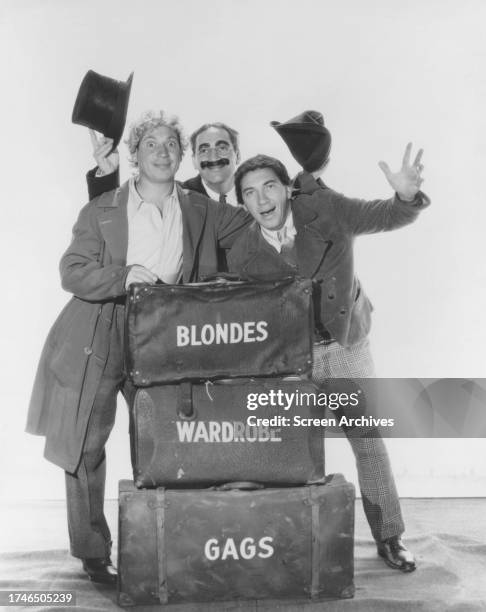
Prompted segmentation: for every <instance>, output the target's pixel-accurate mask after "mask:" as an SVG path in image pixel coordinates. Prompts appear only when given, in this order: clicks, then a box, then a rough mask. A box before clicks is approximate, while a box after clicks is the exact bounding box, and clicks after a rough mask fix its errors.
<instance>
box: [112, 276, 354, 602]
mask: <svg viewBox="0 0 486 612" xmlns="http://www.w3.org/2000/svg"><path fill="white" fill-rule="evenodd" d="M312 329H313V316H312V292H311V281H308V280H304V279H281V280H276V281H272V282H259V283H242V282H237V283H202V284H196V285H177V286H170V285H154V286H147V285H136V286H133V288H132V289H131V292H130V296H129V306H128V309H127V328H126V338H127V366H128V371H129V374H130V376H131V379H132V381H133V382H134V384H135V385H136V386H138V387H139V388H138V390H137V393H136V396H135V401H134V405H133V410H132V427H131V444H132V463H133V471H134V482H133V483H132V482H131V481H121V482H120V491H119V505H120V509H119V546H118V551H119V558H118V571H119V603H120V604H121V605H141V604H157V603H175V602H196V601H206V602H207V601H221V600H235V599H263V598H272V599H287V598H289V597H292V598H312V599H325V598H339V597H352V596H353V593H354V587H353V532H354V489H353V487H352V485H350V484H349V483H347V482H346V481H345V480H344V478H343V477H342V476H340V475H333V476H329V477H327V478H326V477H325V472H324V444H323V437H324V431H323V429H322V428H320V427H295V426H281V419H282V417H283V416H285V415H286V413H287V416H288V414H289V413H291V414H292V416H293V415H295V414H299V415H300V416H302V417H304V418H305V417H317V418H318V417H321V418H322V417H323V409H322V408H321V407H319V406H317V405H316V404H315V403H313V402H310V403H307V404H306V403H305V402H304V403H303V404H302V405H298V406H293V407H292V411H290V410H289V401H288V398H292V397H296V396H297V394H299V397H302V395H300V394H304V395H306V394H307V395H308V396H311V395H312V394H313V393H314V394H315V393H316V391H317V390H316V388H315V387H314V385H312V383H310V382H309V381H308V380H307V379H306V378H305V375H306V374H308V373H309V371H310V368H311V365H312V362H311V350H312ZM285 398H287V399H285ZM286 406H287V407H286ZM261 418H265V419H267V420H266V421H265V422H264V423H263V424H262V422H261V421H260V422H258V421H257V419H261ZM279 425H280V426H279Z"/></svg>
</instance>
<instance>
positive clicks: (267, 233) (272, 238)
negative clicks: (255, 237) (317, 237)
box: [260, 206, 297, 252]
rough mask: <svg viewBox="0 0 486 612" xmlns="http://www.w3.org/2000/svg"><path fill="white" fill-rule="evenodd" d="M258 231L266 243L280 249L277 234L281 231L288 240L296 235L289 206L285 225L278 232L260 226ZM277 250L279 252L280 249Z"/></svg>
mask: <svg viewBox="0 0 486 612" xmlns="http://www.w3.org/2000/svg"><path fill="white" fill-rule="evenodd" d="M260 229H261V232H262V234H263V237H264V238H265V240H267V242H270V244H271V245H273V246H275V245H276V244H278V245H279V247H280V240H279V238H278V234H279V233H280V232H282V231H283V232H284V233H286V234H287V236H288V237H289V238H294V237H295V235H296V234H297V230H296V229H295V224H294V215H293V214H292V209H291V208H290V206H289V211H288V213H287V218H286V219H285V223H284V224H283V225H282V227H281V228H280V229H279V230H271V229H267V228H266V227H263V226H262V225H261V226H260ZM277 250H278V251H279V252H280V248H278V249H277Z"/></svg>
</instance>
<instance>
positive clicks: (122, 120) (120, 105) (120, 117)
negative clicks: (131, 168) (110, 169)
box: [104, 72, 133, 153]
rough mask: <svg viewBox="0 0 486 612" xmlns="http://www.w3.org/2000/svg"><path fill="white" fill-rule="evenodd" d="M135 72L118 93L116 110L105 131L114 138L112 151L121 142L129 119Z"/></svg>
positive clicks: (106, 134) (107, 135)
mask: <svg viewBox="0 0 486 612" xmlns="http://www.w3.org/2000/svg"><path fill="white" fill-rule="evenodd" d="M132 81H133V72H132V73H130V76H129V77H128V79H127V81H126V83H125V87H124V88H122V89H121V90H120V92H119V93H118V98H117V103H116V105H115V112H114V113H113V117H112V119H111V121H110V124H109V126H108V127H107V129H106V132H105V133H104V136H106V137H107V138H113V146H112V148H111V151H110V153H112V152H113V151H114V150H115V149H116V148H117V147H118V145H119V144H120V140H121V137H122V136H123V130H124V129H125V124H126V121H127V112H128V102H129V100H130V92H131V89H132Z"/></svg>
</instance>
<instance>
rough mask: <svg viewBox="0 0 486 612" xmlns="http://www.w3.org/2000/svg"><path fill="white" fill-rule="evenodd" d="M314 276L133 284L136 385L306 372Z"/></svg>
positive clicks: (131, 356)
mask: <svg viewBox="0 0 486 612" xmlns="http://www.w3.org/2000/svg"><path fill="white" fill-rule="evenodd" d="M311 289H312V281H310V280H309V279H295V278H284V279H279V280H275V281H261V282H241V281H240V282H224V283H221V282H216V283H195V284H191V285H140V284H136V285H132V286H131V288H130V293H129V298H128V302H127V304H128V308H127V315H126V338H127V353H126V359H127V370H128V373H129V375H130V377H131V379H132V381H133V383H134V384H135V385H137V386H150V385H154V384H160V383H171V382H177V381H181V380H207V379H213V378H233V377H238V376H243V377H248V376H278V375H283V374H305V373H308V372H309V371H310V368H311V366H312V335H313V314H312V290H311Z"/></svg>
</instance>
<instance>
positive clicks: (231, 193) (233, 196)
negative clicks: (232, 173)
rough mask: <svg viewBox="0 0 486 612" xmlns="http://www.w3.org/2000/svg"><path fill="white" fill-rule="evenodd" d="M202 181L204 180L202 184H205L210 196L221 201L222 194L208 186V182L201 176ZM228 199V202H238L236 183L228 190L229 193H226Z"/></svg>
mask: <svg viewBox="0 0 486 612" xmlns="http://www.w3.org/2000/svg"><path fill="white" fill-rule="evenodd" d="M201 181H202V184H203V186H204V189H205V190H206V192H207V194H208V196H209V197H210V198H211V199H212V200H216V202H219V196H220V195H221V194H219V193H218V192H216V191H214V190H213V189H211V187H209V186H208V184H207V183H206V182H205V181H204V180H203V178H202V177H201ZM226 201H227V202H228V204H232V205H233V206H236V205H237V204H238V202H237V200H236V190H235V186H234V185H233V187H232V188H231V189H230V190H229V191H228V193H226Z"/></svg>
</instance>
